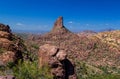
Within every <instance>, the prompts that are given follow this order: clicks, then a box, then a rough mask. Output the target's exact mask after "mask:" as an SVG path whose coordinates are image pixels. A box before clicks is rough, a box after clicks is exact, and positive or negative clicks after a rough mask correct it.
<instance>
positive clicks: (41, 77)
mask: <svg viewBox="0 0 120 79" xmlns="http://www.w3.org/2000/svg"><path fill="white" fill-rule="evenodd" d="M13 72H14V75H15V76H16V77H17V79H52V76H51V75H50V72H49V67H48V66H45V67H43V68H38V63H37V62H36V61H35V62H30V61H24V62H23V63H21V62H19V64H18V65H17V66H16V67H14V68H13Z"/></svg>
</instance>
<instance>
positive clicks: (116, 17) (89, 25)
mask: <svg viewBox="0 0 120 79" xmlns="http://www.w3.org/2000/svg"><path fill="white" fill-rule="evenodd" d="M59 16H63V17H64V25H65V26H66V27H67V28H68V29H70V30H71V31H81V30H93V31H102V30H105V29H119V30H120V0H0V23H4V24H8V25H10V26H11V28H12V30H25V31H49V30H50V29H51V28H52V27H53V23H54V21H55V20H56V19H57V18H58V17H59Z"/></svg>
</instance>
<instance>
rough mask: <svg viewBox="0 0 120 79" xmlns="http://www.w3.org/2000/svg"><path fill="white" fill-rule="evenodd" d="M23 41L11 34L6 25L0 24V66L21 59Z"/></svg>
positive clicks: (23, 47) (23, 48)
mask: <svg viewBox="0 0 120 79" xmlns="http://www.w3.org/2000/svg"><path fill="white" fill-rule="evenodd" d="M24 50H25V46H24V44H23V41H22V40H21V39H20V38H18V37H17V36H15V35H14V34H12V32H11V29H10V27H9V26H8V25H4V24H0V65H5V64H6V63H8V62H17V60H19V59H23V55H22V54H23V51H24Z"/></svg>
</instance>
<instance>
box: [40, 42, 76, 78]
mask: <svg viewBox="0 0 120 79" xmlns="http://www.w3.org/2000/svg"><path fill="white" fill-rule="evenodd" d="M45 65H48V66H49V67H50V68H51V73H52V75H53V79H76V75H75V72H74V65H73V64H72V63H71V61H69V59H67V53H66V51H65V50H62V49H59V48H58V47H56V46H53V45H50V44H45V45H43V46H40V49H39V66H40V67H43V66H45Z"/></svg>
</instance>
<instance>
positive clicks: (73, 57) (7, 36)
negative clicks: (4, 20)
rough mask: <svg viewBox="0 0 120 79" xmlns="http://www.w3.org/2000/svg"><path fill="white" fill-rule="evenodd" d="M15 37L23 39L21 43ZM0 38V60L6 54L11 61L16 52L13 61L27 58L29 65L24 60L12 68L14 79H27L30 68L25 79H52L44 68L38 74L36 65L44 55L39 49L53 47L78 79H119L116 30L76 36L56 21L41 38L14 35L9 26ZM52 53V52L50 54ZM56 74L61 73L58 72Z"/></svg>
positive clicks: (119, 43)
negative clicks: (10, 53) (62, 56)
mask: <svg viewBox="0 0 120 79" xmlns="http://www.w3.org/2000/svg"><path fill="white" fill-rule="evenodd" d="M3 26H4V28H7V30H6V29H4V28H3ZM18 36H20V37H21V38H23V39H24V41H25V43H24V41H23V40H22V39H21V38H19V37H18ZM0 37H1V38H0V41H1V43H0V45H1V50H0V52H1V60H2V59H4V58H7V57H8V58H9V56H7V55H9V54H7V55H6V54H5V56H4V55H3V54H4V53H6V52H13V53H12V57H11V56H10V57H11V58H12V59H11V60H13V59H14V58H16V55H17V54H18V51H19V54H20V55H21V56H20V57H21V58H19V57H17V58H19V59H23V58H24V56H25V54H27V56H28V55H29V56H28V57H30V61H28V60H27V61H26V60H25V61H24V63H23V64H19V65H17V67H15V70H14V69H13V71H14V73H15V76H17V78H18V79H20V74H19V72H21V76H22V77H23V78H22V79H24V78H26V77H27V76H26V75H25V72H30V71H31V70H32V68H34V72H33V73H28V74H27V75H28V76H29V78H30V77H31V78H33V79H36V78H39V77H40V78H41V76H38V75H41V74H43V75H44V78H47V79H52V78H51V77H52V76H51V75H50V74H49V72H48V71H47V69H48V70H49V68H48V67H47V68H46V67H45V69H44V70H40V71H39V69H37V64H36V62H38V59H39V58H40V57H41V56H42V53H43V56H44V55H46V54H44V52H42V51H40V50H41V49H40V47H44V46H46V45H47V46H48V47H45V49H46V48H49V47H50V46H52V47H54V46H56V47H57V49H58V48H59V50H64V52H65V53H66V55H67V59H68V60H69V61H70V62H71V64H72V65H73V67H74V68H75V73H76V74H77V77H78V79H86V78H88V79H98V78H99V79H103V78H108V79H119V77H120V66H119V65H120V61H119V60H120V57H119V56H120V49H119V48H120V31H119V30H114V31H106V32H100V33H95V32H92V31H84V32H81V33H79V34H75V33H72V32H71V31H70V30H68V29H67V28H66V27H65V26H64V23H63V17H59V18H58V19H57V20H56V22H55V23H54V26H53V29H52V30H51V31H50V32H48V33H46V34H41V35H35V34H27V33H26V34H20V33H19V34H16V35H14V34H13V33H12V32H11V30H10V29H9V26H6V25H3V24H1V31H0ZM7 45H8V46H7ZM49 45H50V46H49ZM43 49H44V48H43ZM49 50H51V49H49ZM55 50H56V49H54V50H52V51H55ZM26 52H27V53H26ZM40 52H42V53H41V54H40V57H39V56H38V54H39V53H40ZM57 52H58V51H57ZM14 54H15V55H14ZM2 56H3V57H4V58H3V57H2ZM17 56H18V55H17ZM46 57H47V56H45V57H43V59H48V58H46ZM15 61H16V60H15ZM47 61H48V60H46V62H47ZM49 61H50V60H49ZM31 62H32V63H31ZM51 62H52V61H51ZM59 63H60V62H59ZM66 65H67V64H66ZM60 67H61V65H60ZM58 69H59V68H58ZM18 70H19V71H18ZM59 71H60V72H61V69H59ZM36 72H39V73H36ZM46 72H47V74H46ZM35 73H36V74H35ZM33 74H34V76H33ZM69 79H73V78H69Z"/></svg>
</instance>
